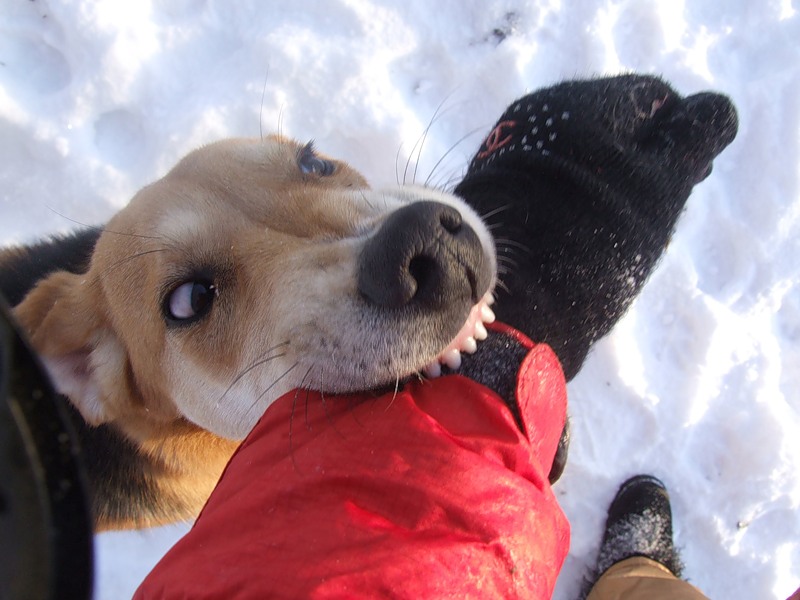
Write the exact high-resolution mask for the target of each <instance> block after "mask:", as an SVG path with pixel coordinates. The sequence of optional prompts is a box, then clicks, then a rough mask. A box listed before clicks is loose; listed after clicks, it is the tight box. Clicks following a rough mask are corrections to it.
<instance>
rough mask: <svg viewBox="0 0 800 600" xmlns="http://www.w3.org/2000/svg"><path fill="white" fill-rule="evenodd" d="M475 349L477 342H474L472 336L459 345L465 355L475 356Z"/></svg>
mask: <svg viewBox="0 0 800 600" xmlns="http://www.w3.org/2000/svg"><path fill="white" fill-rule="evenodd" d="M477 349H478V342H476V341H475V338H474V337H472V336H470V337H468V338H467V339H465V340H464V341H463V342H462V343H461V351H462V352H466V353H467V354H475V351H476V350H477Z"/></svg>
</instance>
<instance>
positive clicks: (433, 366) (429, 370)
mask: <svg viewBox="0 0 800 600" xmlns="http://www.w3.org/2000/svg"><path fill="white" fill-rule="evenodd" d="M422 372H423V373H425V376H426V377H427V378H428V379H436V378H437V377H439V376H440V375H441V374H442V365H440V364H439V361H436V360H435V361H433V362H432V363H429V364H427V365H425V367H424V368H423V369H422Z"/></svg>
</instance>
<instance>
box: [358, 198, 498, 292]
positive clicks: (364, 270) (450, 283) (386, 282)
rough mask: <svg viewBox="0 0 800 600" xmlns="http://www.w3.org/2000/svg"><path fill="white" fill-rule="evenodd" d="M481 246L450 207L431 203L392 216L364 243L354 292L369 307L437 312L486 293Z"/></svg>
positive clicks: (486, 284) (484, 266)
mask: <svg viewBox="0 0 800 600" xmlns="http://www.w3.org/2000/svg"><path fill="white" fill-rule="evenodd" d="M487 272H488V269H487V268H486V257H485V256H484V252H483V247H482V246H481V242H480V240H479V239H478V235H477V234H476V233H475V231H474V230H473V229H472V227H470V226H469V225H467V224H466V223H464V222H463V219H462V217H461V213H459V212H458V210H456V209H455V208H453V207H451V206H448V205H446V204H442V203H440V202H433V201H421V202H414V203H412V204H409V205H408V206H404V207H403V208H401V209H399V210H397V211H395V212H394V213H393V214H391V215H390V216H389V218H388V219H386V221H385V222H384V223H383V225H382V226H381V228H380V229H379V230H378V232H377V233H376V234H375V235H374V236H373V237H372V238H371V239H370V240H369V241H368V242H367V243H366V245H365V246H364V249H363V250H362V252H361V257H360V259H359V265H358V290H359V292H360V293H361V295H362V296H364V297H365V298H366V299H367V300H368V301H369V302H371V303H372V304H376V305H379V306H382V307H385V308H400V307H403V306H406V305H408V304H410V303H412V302H413V303H419V304H420V305H421V306H424V307H431V308H437V307H441V306H444V305H446V304H447V303H449V302H451V301H453V300H455V299H458V298H464V297H465V296H466V297H467V298H468V299H470V300H471V301H472V302H477V301H478V299H479V298H480V296H481V295H483V293H484V292H485V290H486V289H487V288H488V285H489V281H488V277H489V276H488V273H487Z"/></svg>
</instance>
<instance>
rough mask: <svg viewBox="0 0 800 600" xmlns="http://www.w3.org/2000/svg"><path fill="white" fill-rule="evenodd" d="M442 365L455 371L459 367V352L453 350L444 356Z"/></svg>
mask: <svg viewBox="0 0 800 600" xmlns="http://www.w3.org/2000/svg"><path fill="white" fill-rule="evenodd" d="M443 358H444V364H446V365H447V366H448V367H450V368H451V369H452V370H453V371H457V370H458V369H459V368H460V367H461V352H459V351H458V350H457V349H455V348H453V349H452V350H448V351H447V352H445V354H444V357H443Z"/></svg>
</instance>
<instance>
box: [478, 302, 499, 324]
mask: <svg viewBox="0 0 800 600" xmlns="http://www.w3.org/2000/svg"><path fill="white" fill-rule="evenodd" d="M496 318H497V317H495V316H494V311H493V310H492V309H491V308H489V307H488V306H486V305H484V306H481V319H483V322H484V323H494V320H495V319H496Z"/></svg>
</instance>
